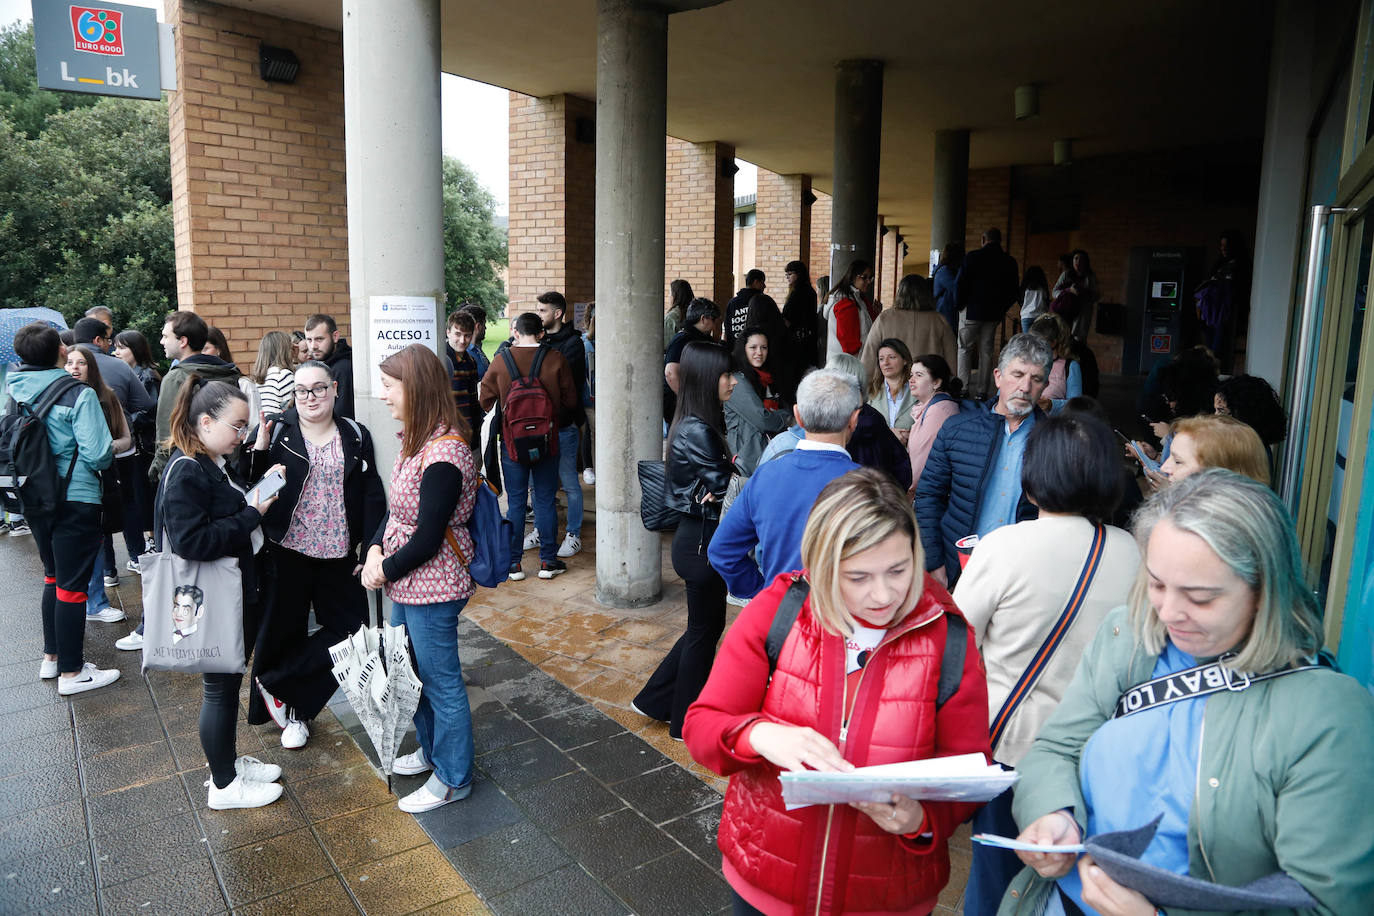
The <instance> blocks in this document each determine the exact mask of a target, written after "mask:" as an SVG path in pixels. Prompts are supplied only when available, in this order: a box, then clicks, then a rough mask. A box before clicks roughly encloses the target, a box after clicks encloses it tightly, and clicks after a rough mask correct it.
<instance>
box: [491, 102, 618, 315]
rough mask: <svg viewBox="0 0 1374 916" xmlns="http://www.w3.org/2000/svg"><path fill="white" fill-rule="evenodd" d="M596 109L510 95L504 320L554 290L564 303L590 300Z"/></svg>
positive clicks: (593, 280) (583, 104) (593, 292)
mask: <svg viewBox="0 0 1374 916" xmlns="http://www.w3.org/2000/svg"><path fill="white" fill-rule="evenodd" d="M595 115H596V105H595V103H593V102H589V101H587V100H585V99H579V98H576V97H574V96H569V95H556V96H550V97H548V98H542V99H538V98H534V97H532V96H527V95H521V94H520V93H518V92H512V93H511V94H510V139H509V143H510V228H509V235H508V238H509V252H510V272H509V276H508V280H507V283H506V290H507V292H508V294H509V296H510V301H509V303H508V305H507V307H506V311H507V314H512V315H513V314H517V313H519V312H523V311H527V310H529V309H530V308H531V307H532V305H533V304H534V299H535V297H536V296H538V295H539V294H540V293H542V292H544V291H545V290H549V289H556V290H558V291H560V292H562V293H563V295H564V296H566V297H567V300H568V302H569V303H573V302H589V301H591V300H592V298H593V297H594V296H595V295H596V273H595V272H596V250H595V235H596V147H595V146H594V145H593V144H592V143H584V142H582V141H580V140H578V134H577V131H578V123H579V120H581V121H582V129H583V130H584V131H586V130H589V129H594V126H593V125H594V120H593V119H594V118H595Z"/></svg>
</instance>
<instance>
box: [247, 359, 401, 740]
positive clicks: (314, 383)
mask: <svg viewBox="0 0 1374 916" xmlns="http://www.w3.org/2000/svg"><path fill="white" fill-rule="evenodd" d="M290 390H291V395H290V396H291V398H292V400H293V401H294V403H288V404H287V405H285V407H286V409H285V410H284V411H283V412H282V413H281V415H280V416H277V417H275V418H273V419H269V420H267V421H266V422H265V423H263V424H262V425H261V426H259V427H258V438H257V442H256V443H255V444H254V446H253V453H252V474H251V478H252V479H253V480H257V479H258V478H259V477H261V476H262V474H263V473H265V472H266V471H267V469H268V468H269V467H270V466H272V465H276V464H281V465H284V466H285V467H286V486H285V487H284V488H283V489H282V491H281V498H280V499H279V500H278V501H277V503H276V504H275V505H274V506H273V507H272V508H271V509H270V510H269V511H268V512H267V515H266V516H264V518H263V520H262V530H263V533H264V534H266V535H267V540H268V551H269V553H270V554H271V556H272V557H273V559H274V560H275V562H276V569H277V571H278V576H277V579H278V584H277V589H276V595H275V597H274V599H273V601H272V602H271V606H270V607H269V608H268V609H267V613H266V616H265V618H264V620H263V625H262V630H261V633H260V638H259V640H258V655H257V658H256V659H255V660H254V663H253V678H254V686H256V688H257V692H258V694H259V695H260V696H261V697H262V700H263V702H264V703H265V704H266V706H267V713H268V715H270V716H271V718H272V721H274V722H276V724H277V726H278V727H279V728H281V729H282V736H281V743H282V747H285V748H289V749H292V750H296V749H299V748H302V747H304V746H305V743H306V741H307V740H308V739H309V737H310V726H309V724H308V723H309V722H310V721H311V720H312V719H314V718H315V716H316V715H318V714H319V712H320V710H321V709H323V708H324V704H325V703H326V702H328V701H329V698H330V696H332V695H333V693H334V690H335V688H336V687H337V684H336V683H335V682H334V675H333V674H332V673H331V672H330V668H331V666H332V662H331V660H330V658H329V647H330V646H332V645H334V644H335V643H337V642H340V641H342V640H343V639H345V638H346V637H348V636H349V635H350V634H352V633H354V632H356V631H357V629H358V627H359V626H361V625H362V623H363V621H364V620H365V619H366V617H367V593H366V592H365V591H363V587H362V584H361V583H360V582H359V581H358V570H359V569H360V568H361V567H360V563H361V560H360V559H359V546H360V545H361V544H362V543H363V542H364V539H365V538H370V537H371V536H372V533H373V532H375V531H376V530H377V528H378V526H379V525H380V524H381V523H382V519H383V518H384V517H385V516H386V493H385V491H384V490H383V489H382V479H381V477H380V476H379V475H378V474H377V467H376V458H375V457H374V455H373V451H372V436H371V434H369V433H368V431H367V428H366V427H364V426H362V425H361V424H359V423H356V422H354V421H353V420H349V419H347V418H344V417H340V416H337V415H336V414H335V413H334V404H335V398H336V396H337V391H336V388H335V384H334V381H333V379H332V378H331V377H330V374H329V367H328V366H326V365H325V364H324V363H322V362H318V361H316V360H308V361H306V362H304V363H301V365H300V368H298V369H297V370H296V375H295V381H294V385H293V387H292V388H291V389H290ZM312 606H313V607H314V608H315V621H316V622H317V623H318V624H319V627H320V628H319V629H318V630H316V631H315V632H314V633H313V634H311V633H309V632H308V627H309V615H310V608H311V607H312ZM248 719H249V721H250V722H254V723H255V724H257V723H260V722H265V721H267V719H266V717H264V716H262V715H261V712H260V711H259V710H257V708H256V704H250V706H249V715H248Z"/></svg>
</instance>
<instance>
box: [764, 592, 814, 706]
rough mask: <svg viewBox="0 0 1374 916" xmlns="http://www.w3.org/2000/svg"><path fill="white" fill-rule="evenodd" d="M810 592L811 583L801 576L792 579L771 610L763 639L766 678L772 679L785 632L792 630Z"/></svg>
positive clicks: (785, 637) (785, 639) (785, 638)
mask: <svg viewBox="0 0 1374 916" xmlns="http://www.w3.org/2000/svg"><path fill="white" fill-rule="evenodd" d="M809 594H811V584H810V583H809V582H807V581H806V580H805V579H803V578H802V577H801V576H798V577H797V578H795V579H793V580H792V584H791V585H789V586H787V591H785V592H783V595H782V600H781V601H779V602H778V607H777V610H775V611H773V622H772V623H771V624H770V625H769V627H768V636H767V638H765V639H764V641H763V651H764V654H766V655H767V656H768V680H769V681H770V682H771V681H772V680H773V672H774V671H776V670H777V667H778V656H779V655H781V654H782V646H783V643H785V642H787V634H789V633H791V632H792V625H793V624H795V623H796V622H797V617H798V615H800V614H801V609H802V605H803V604H805V603H806V597H807V595H809Z"/></svg>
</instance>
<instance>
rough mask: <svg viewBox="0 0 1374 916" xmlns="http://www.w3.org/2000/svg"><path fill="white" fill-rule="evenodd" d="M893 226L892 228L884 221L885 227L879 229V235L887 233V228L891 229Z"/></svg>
mask: <svg viewBox="0 0 1374 916" xmlns="http://www.w3.org/2000/svg"><path fill="white" fill-rule="evenodd" d="M891 228H892V227H891V226H888V225H887V224H885V223H884V224H883V227H882V228H881V229H879V230H878V235H887V230H889V229H891Z"/></svg>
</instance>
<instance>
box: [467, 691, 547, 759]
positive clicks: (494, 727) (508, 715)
mask: <svg viewBox="0 0 1374 916" xmlns="http://www.w3.org/2000/svg"><path fill="white" fill-rule="evenodd" d="M477 689H479V690H480V689H481V688H477ZM537 737H538V735H537V734H535V731H534V729H532V728H530V727H529V726H528V725H526V724H525V721H524V720H523V719H521V718H520V717H519V716H517V715H516V714H515V713H513V712H511V711H510V710H509V709H507V708H506V707H505V706H503V705H501V703H500V701H498V700H496V699H495V698H492V701H491V702H490V703H488V704H484V705H482V706H479V707H474V708H473V710H472V740H473V743H474V744H475V745H476V746H477V752H478V753H479V754H486V753H489V752H491V751H495V750H498V749H500V748H503V747H510V746H511V745H512V744H520V743H521V742H523V741H529V740H530V739H532V738H537Z"/></svg>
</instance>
